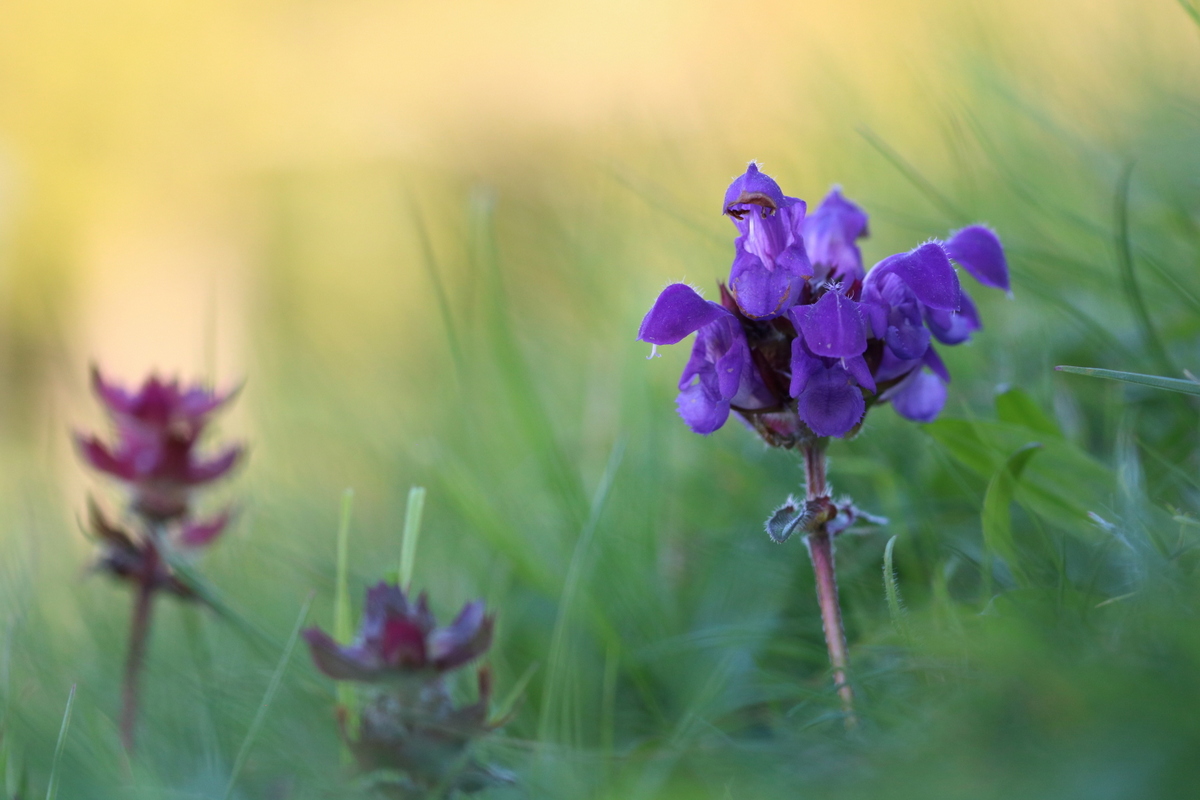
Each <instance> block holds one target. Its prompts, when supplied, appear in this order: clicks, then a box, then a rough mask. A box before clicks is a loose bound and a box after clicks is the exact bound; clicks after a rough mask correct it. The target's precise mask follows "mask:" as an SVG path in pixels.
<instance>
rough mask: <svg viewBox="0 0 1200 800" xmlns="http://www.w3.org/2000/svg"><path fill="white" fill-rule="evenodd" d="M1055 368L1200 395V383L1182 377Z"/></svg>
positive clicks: (1075, 373)
mask: <svg viewBox="0 0 1200 800" xmlns="http://www.w3.org/2000/svg"><path fill="white" fill-rule="evenodd" d="M1054 369H1055V371H1056V372H1069V373H1071V374H1072V375H1087V376H1088V377H1091V378H1107V379H1108V380H1110V381H1121V382H1123V383H1136V384H1139V385H1141V386H1151V387H1153V388H1155V389H1166V390H1167V391H1168V392H1180V393H1181V394H1194V395H1200V383H1196V382H1195V381H1187V380H1183V379H1182V378H1163V377H1160V376H1158V375H1142V374H1140V373H1137V372H1120V371H1118V370H1115V369H1098V368H1095V367H1067V366H1057V367H1055V368H1054Z"/></svg>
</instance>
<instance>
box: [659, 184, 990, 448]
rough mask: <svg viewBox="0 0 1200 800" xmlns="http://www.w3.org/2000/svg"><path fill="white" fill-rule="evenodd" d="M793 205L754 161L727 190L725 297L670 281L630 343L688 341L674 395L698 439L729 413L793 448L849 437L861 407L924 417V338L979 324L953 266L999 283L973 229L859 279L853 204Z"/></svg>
mask: <svg viewBox="0 0 1200 800" xmlns="http://www.w3.org/2000/svg"><path fill="white" fill-rule="evenodd" d="M804 210H805V206H804V202H803V201H802V200H798V199H796V198H792V197H788V196H786V195H784V194H783V192H782V190H781V189H780V188H779V185H778V184H777V183H776V182H775V181H774V180H772V179H771V178H770V177H768V176H767V175H765V174H763V173H762V172H761V171H759V169H758V167H757V165H756V164H753V163H752V164H751V165H750V167H749V168H748V169H747V170H746V172H745V174H743V175H742V176H740V177H739V178H737V179H736V180H735V181H734V182H733V183H732V184H731V185H730V187H729V189H728V190H727V191H726V193H725V205H724V211H725V213H726V214H727V215H729V216H730V217H731V218H732V219H733V220H734V223H735V224H736V225H737V227H738V232H739V236H738V238H737V240H736V241H735V243H734V249H735V257H734V263H733V268H732V269H731V271H730V276H729V289H728V291H726V289H725V287H724V286H723V285H722V286H721V290H722V298H721V299H722V302H721V303H714V302H711V301H706V300H704V299H703V298H702V297H700V295H699V294H697V293H696V291H695V290H693V289H691V288H690V287H688V286H685V285H684V284H672V285H670V286H668V287H667V288H666V289H665V290H663V292H662V294H661V295H660V296H659V298H658V300H657V301H656V302H655V304H654V307H653V308H651V310H650V312H649V313H648V314H647V315H646V318H645V319H644V320H643V322H642V326H641V329H640V330H639V332H638V338H639V339H640V340H642V341H644V342H649V343H651V344H653V345H660V344H663V345H665V344H674V343H676V342H679V341H681V340H682V339H683V338H685V337H686V336H688V335H690V334H692V333H696V334H697V336H696V342H695V344H694V346H693V349H692V356H691V358H690V359H689V360H688V363H687V366H686V367H685V368H684V372H683V377H682V379H681V381H680V390H681V392H680V395H679V398H678V401H677V405H678V408H679V413H680V415H681V416H682V417H683V418H684V421H685V422H687V424H688V426H689V427H691V429H692V430H694V431H696V432H697V433H703V434H708V433H712V432H713V431H715V430H717V429H718V428H720V427H721V426H722V425H724V424H725V420H726V419H727V418H728V416H729V414H730V413H731V412H736V413H737V414H738V415H739V416H740V417H741V418H742V419H743V421H745V422H746V423H747V424H748V425H749V426H751V427H752V428H754V430H756V431H757V432H758V433H759V434H760V435H761V436H762V437H763V439H764V440H765V441H767V443H768V444H771V445H773V446H778V447H795V446H797V445H798V444H801V443H803V442H805V441H811V440H813V439H815V438H821V437H826V436H837V437H843V436H850V435H853V434H854V433H855V432H856V431H857V430H858V428H859V427H860V426H861V424H862V420H863V418H864V415H865V414H866V412H867V410H868V409H869V408H870V407H871V406H872V405H876V404H879V403H886V402H891V403H892V405H893V407H895V409H896V411H897V412H898V413H899V414H900V415H901V416H904V417H907V418H908V419H912V420H916V421H920V422H929V421H932V420H933V419H935V418H936V417H937V415H938V413H939V412H940V411H941V408H942V406H943V405H944V404H945V400H946V384H947V383H948V382H949V380H950V376H949V373H948V372H947V370H946V368H945V365H944V364H943V363H942V361H941V358H940V356H939V355H938V353H937V352H936V350H934V348H933V345H932V344H931V341H932V340H933V339H936V340H937V341H938V342H940V343H942V344H945V345H955V344H960V343H962V342H964V341H967V340H968V339H969V338H970V336H971V334H972V333H974V332H975V331H977V330H979V329H980V327H981V323H980V319H979V314H978V311H977V310H976V308H975V305H974V303H973V302H972V300H971V298H970V296H969V295H967V293H966V292H965V291H963V290H962V288H961V286H960V285H959V280H958V275H957V274H956V273H955V270H954V266H953V264H952V262H954V263H957V264H959V265H960V266H962V267H963V269H964V270H966V271H967V273H968V274H970V275H971V276H972V277H974V278H976V279H977V280H978V281H979V282H980V283H982V284H983V285H985V286H990V287H994V288H999V289H1003V290H1005V291H1008V289H1009V278H1008V265H1007V262H1006V260H1005V256H1004V249H1003V247H1002V246H1001V244H1000V240H999V239H998V238H997V237H996V235H995V233H993V232H992V231H991V230H990V229H988V228H986V227H984V226H982V225H971V226H968V227H966V228H963V229H962V230H960V231H958V232H956V233H955V234H953V236H951V238H950V240H949V241H948V242H945V243H943V242H939V241H930V242H926V243H925V244H922V245H920V246H918V247H916V248H915V249H913V250H911V251H909V252H907V253H897V254H896V255H893V256H889V257H888V258H885V259H883V260H882V261H880V262H879V263H878V264H876V265H875V267H874V268H873V269H872V270H871V271H870V272H869V273H868V272H866V271H864V269H863V263H862V254H861V252H860V251H859V248H858V240H859V239H861V238H862V237H864V236H866V234H867V229H868V219H867V215H866V213H865V212H864V211H863V210H862V209H861V208H860V207H859V206H858V205H856V204H854V203H852V202H850V201H849V200H847V199H846V198H845V197H844V196H843V195H842V193H841V190H840V189H837V188H835V189H833V190H832V191H831V192H830V193H829V194H828V195H827V196H826V197H825V199H824V200H823V201H822V202H821V204H820V206H818V208H817V209H816V211H814V212H813V213H812V214H809V215H808V216H807V217H806V216H805V214H804Z"/></svg>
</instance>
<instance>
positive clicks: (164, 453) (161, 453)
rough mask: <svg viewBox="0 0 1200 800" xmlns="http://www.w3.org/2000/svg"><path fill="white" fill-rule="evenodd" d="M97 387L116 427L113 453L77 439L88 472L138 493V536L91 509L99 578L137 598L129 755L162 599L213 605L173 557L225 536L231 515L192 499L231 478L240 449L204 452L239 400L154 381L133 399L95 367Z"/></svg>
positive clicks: (133, 500) (132, 511) (132, 510)
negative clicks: (204, 510) (205, 509)
mask: <svg viewBox="0 0 1200 800" xmlns="http://www.w3.org/2000/svg"><path fill="white" fill-rule="evenodd" d="M92 388H93V390H94V391H95V392H96V395H97V396H98V397H99V398H100V402H101V404H103V406H104V410H105V412H107V414H108V416H109V419H110V421H111V422H112V426H113V429H114V432H115V434H116V436H115V441H114V442H113V443H112V444H105V443H104V442H102V441H101V440H100V439H99V438H98V437H96V436H85V435H83V434H78V433H77V434H75V442H76V444H77V445H78V447H79V451H80V454H81V455H82V457H83V459H84V460H85V461H86V462H87V463H88V464H90V465H91V466H92V467H94V468H95V469H97V470H99V471H100V472H102V473H104V474H106V475H109V476H111V477H113V478H116V479H117V480H118V481H120V482H121V483H123V484H124V485H125V486H126V487H127V488H128V489H129V490H130V491H129V509H128V512H129V513H128V514H127V515H126V517H127V518H128V520H129V521H130V522H134V521H135V520H136V521H137V522H138V523H139V524H138V525H137V526H136V527H135V528H134V529H133V530H130V529H129V528H126V527H125V526H124V525H122V524H120V523H113V522H110V521H109V520H108V519H107V518H106V517H105V516H104V514H103V513H101V511H100V508H99V506H98V505H97V504H96V503H95V502H91V503H90V509H89V511H90V513H89V527H90V530H91V533H92V535H93V536H94V537H95V538H96V540H97V541H98V542H99V543H100V557H99V559H98V560H97V562H96V564H95V569H96V570H98V571H102V572H107V573H108V574H110V575H112V576H113V577H115V578H117V579H118V580H120V581H123V582H126V583H129V584H131V585H132V587H133V588H134V590H135V592H134V605H133V613H132V623H131V626H130V635H129V654H128V657H127V660H126V663H125V679H124V688H123V692H122V708H121V723H120V727H121V740H122V742H123V744H124V745H125V749H126V750H127V751H128V752H133V750H134V743H135V735H134V734H135V732H136V725H137V707H138V682H139V675H140V673H141V668H142V662H143V661H144V659H145V654H146V642H147V640H148V638H149V635H150V622H151V618H152V611H153V607H154V598H155V596H156V595H157V594H158V593H159V592H167V593H168V594H172V595H175V596H176V597H179V598H182V599H185V600H199V599H202V598H204V597H211V595H206V594H204V593H203V592H202V591H200V587H199V586H198V585H195V584H193V583H192V582H191V581H190V580H189V581H185V580H184V579H183V578H182V577H181V576H180V575H179V574H178V573H177V572H176V570H175V569H174V568H173V565H172V564H173V559H172V557H171V556H172V554H178V555H180V556H184V557H186V556H187V555H188V553H189V552H191V553H195V552H196V551H199V550H201V549H203V548H205V547H207V546H209V545H211V544H212V543H213V542H214V541H216V540H217V538H218V537H219V536H220V535H221V534H222V533H223V532H224V531H225V528H226V527H227V525H228V524H229V518H230V514H229V512H228V511H225V512H223V513H221V514H219V515H217V516H215V517H213V518H211V519H207V520H199V519H195V518H194V517H193V515H192V508H191V500H192V493H193V491H194V490H195V489H197V488H199V487H202V486H205V485H207V484H209V483H212V482H213V481H215V480H217V479H218V478H220V477H222V476H224V475H225V474H227V473H228V472H229V471H230V470H231V469H233V467H234V465H235V464H236V463H237V462H238V460H239V459H240V458H241V456H242V448H241V447H240V446H235V447H229V448H226V449H225V450H224V451H222V452H221V453H219V454H218V455H216V456H215V457H212V458H203V457H201V456H200V455H198V454H197V452H196V450H197V444H198V443H199V441H200V437H201V435H202V434H203V433H204V429H205V427H206V426H207V424H208V421H209V417H210V416H211V415H212V413H213V412H215V411H216V410H217V409H219V408H220V407H221V406H223V405H225V404H226V403H227V402H229V400H230V398H231V397H232V396H233V394H234V392H226V393H224V394H218V393H216V392H214V391H212V390H210V389H206V388H203V387H201V386H192V387H186V388H184V387H181V386H180V384H179V382H178V381H170V382H167V381H163V380H161V379H159V378H158V377H157V376H153V375H152V376H151V377H150V378H148V379H147V380H146V381H145V383H143V384H142V387H141V389H139V390H138V391H136V392H129V391H126V390H125V389H123V388H121V387H120V386H117V385H115V384H112V383H109V382H108V381H106V380H105V379H104V376H103V375H101V374H100V370H99V369H96V368H93V369H92ZM175 563H178V562H175Z"/></svg>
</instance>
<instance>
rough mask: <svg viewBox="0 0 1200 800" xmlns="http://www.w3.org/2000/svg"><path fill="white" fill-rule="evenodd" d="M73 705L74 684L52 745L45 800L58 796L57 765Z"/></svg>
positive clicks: (60, 759)
mask: <svg viewBox="0 0 1200 800" xmlns="http://www.w3.org/2000/svg"><path fill="white" fill-rule="evenodd" d="M74 707H75V684H71V693H70V694H68V695H67V708H66V710H65V711H63V719H62V727H61V728H59V729H58V744H56V745H54V761H53V762H51V764H50V783H49V784H48V785H47V786H46V800H54V798H56V797H58V765H59V763H60V762H61V761H62V754H63V748H64V747H65V746H66V744H67V730H68V729H69V728H70V727H71V709H72V708H74Z"/></svg>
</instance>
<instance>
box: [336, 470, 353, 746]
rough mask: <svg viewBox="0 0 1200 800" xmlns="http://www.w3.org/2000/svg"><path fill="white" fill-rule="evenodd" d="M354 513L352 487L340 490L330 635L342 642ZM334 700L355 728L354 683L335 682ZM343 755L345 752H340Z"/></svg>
mask: <svg viewBox="0 0 1200 800" xmlns="http://www.w3.org/2000/svg"><path fill="white" fill-rule="evenodd" d="M353 513H354V490H353V489H346V490H345V491H344V492H342V511H341V516H340V518H339V520H338V532H337V574H336V577H335V579H334V581H335V582H334V594H333V636H334V638H335V639H337V640H338V641H339V642H341V643H342V644H345V643H347V642H349V641H350V639H351V637H352V636H353V635H354V622H353V620H352V619H351V614H350V518H351V516H352V515H353ZM336 692H337V702H338V705H339V706H341V707H342V708H344V709H345V710H346V718H347V728H348V730H357V729H358V702H357V696H356V695H355V692H354V685H353V684H351V683H348V682H346V681H338V682H337V689H336ZM342 755H343V756H345V757H349V754H348V753H345V752H343V754H342Z"/></svg>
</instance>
